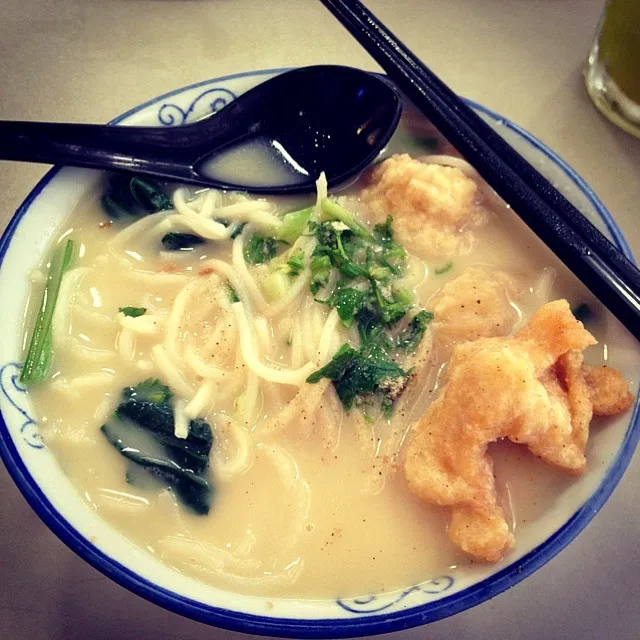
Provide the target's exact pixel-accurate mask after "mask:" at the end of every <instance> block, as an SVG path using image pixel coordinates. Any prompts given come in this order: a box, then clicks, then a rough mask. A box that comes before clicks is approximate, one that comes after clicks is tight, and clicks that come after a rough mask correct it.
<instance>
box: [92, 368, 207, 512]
mask: <svg viewBox="0 0 640 640" xmlns="http://www.w3.org/2000/svg"><path fill="white" fill-rule="evenodd" d="M171 399H172V394H171V391H170V389H169V387H167V386H165V385H163V384H162V383H161V382H159V381H158V380H153V379H149V380H145V381H143V382H141V383H139V384H138V385H136V386H135V387H126V388H125V389H123V392H122V399H121V401H120V404H119V405H118V407H117V409H116V411H115V413H114V414H113V415H112V416H111V418H110V419H109V420H108V421H107V423H106V424H104V425H103V426H102V428H101V431H102V433H103V434H104V435H105V437H106V438H107V440H108V441H109V442H110V443H111V444H112V445H113V446H115V447H116V448H117V449H118V451H119V452H120V453H121V454H122V455H123V456H124V457H126V458H128V459H129V460H131V461H132V462H134V463H136V464H138V465H139V466H140V467H142V468H144V469H145V470H146V471H148V472H150V473H152V474H154V475H156V476H158V477H160V478H161V479H162V480H164V481H165V482H167V483H168V484H169V486H171V487H172V488H173V489H174V491H175V493H176V495H177V496H178V497H179V498H180V499H181V500H182V501H183V502H184V504H185V505H187V506H188V507H190V508H191V509H193V510H194V511H195V512H196V513H199V514H206V513H208V512H209V508H210V504H211V496H212V486H211V482H210V480H209V456H210V453H211V447H212V445H213V434H212V432H211V428H210V427H209V425H208V424H207V423H206V422H205V421H204V420H200V419H198V420H191V422H190V423H189V433H188V436H187V437H186V438H178V437H176V435H175V418H174V411H173V407H172V405H171Z"/></svg>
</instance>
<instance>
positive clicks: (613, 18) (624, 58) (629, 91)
mask: <svg viewBox="0 0 640 640" xmlns="http://www.w3.org/2000/svg"><path fill="white" fill-rule="evenodd" d="M584 75H585V82H586V85H587V91H588V92H589V95H590V96H591V99H592V100H593V103H594V104H595V105H596V107H597V108H598V109H599V110H600V111H601V112H602V113H603V114H604V115H605V116H606V117H607V118H609V120H611V121H612V122H614V123H615V124H617V125H618V126H619V127H621V128H622V129H624V130H625V131H628V132H629V133H632V134H633V135H635V136H638V137H640V0H609V2H608V3H607V5H606V7H605V9H604V13H603V15H602V18H601V20H600V24H599V25H598V31H597V33H596V37H595V41H594V43H593V47H592V48H591V52H590V53H589V58H588V60H587V65H586V68H585V72H584Z"/></svg>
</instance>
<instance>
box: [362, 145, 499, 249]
mask: <svg viewBox="0 0 640 640" xmlns="http://www.w3.org/2000/svg"><path fill="white" fill-rule="evenodd" d="M361 199H362V201H363V202H364V203H365V204H366V205H367V207H368V209H369V211H370V213H371V215H372V217H373V218H374V220H375V221H376V222H384V220H385V219H386V217H387V215H392V216H393V220H394V225H393V226H394V231H395V234H396V237H397V238H398V240H399V241H400V243H401V244H403V245H404V246H406V247H407V248H409V249H413V250H414V251H416V252H417V253H418V254H420V255H422V256H438V257H440V258H442V257H450V256H455V255H458V254H461V253H466V252H468V251H469V250H470V249H471V245H472V243H473V236H472V232H471V230H472V229H473V228H474V227H477V226H479V225H480V224H482V223H483V222H485V221H486V220H487V218H488V213H487V211H486V210H485V208H484V207H483V206H482V203H481V201H482V196H481V193H480V189H479V187H478V184H477V183H476V182H475V180H473V179H472V178H470V177H469V176H467V175H465V173H464V172H463V171H461V170H460V169H458V168H455V167H445V166H442V165H438V164H425V163H424V162H421V161H420V160H416V159H415V158H412V157H411V156H409V155H407V154H406V153H405V154H402V155H394V156H392V157H391V158H387V159H386V160H385V161H384V162H382V163H380V164H379V165H377V166H376V167H375V168H374V169H373V171H372V172H371V174H370V176H369V186H368V187H367V188H365V189H364V190H363V191H362V193H361Z"/></svg>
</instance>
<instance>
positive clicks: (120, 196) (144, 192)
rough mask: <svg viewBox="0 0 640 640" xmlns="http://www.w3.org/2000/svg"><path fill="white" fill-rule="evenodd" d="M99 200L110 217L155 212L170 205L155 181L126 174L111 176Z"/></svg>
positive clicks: (169, 207) (169, 201) (168, 207)
mask: <svg viewBox="0 0 640 640" xmlns="http://www.w3.org/2000/svg"><path fill="white" fill-rule="evenodd" d="M101 202H102V207H103V209H104V210H105V211H106V213H108V214H109V216H110V217H112V218H121V217H123V216H140V215H146V214H150V213H157V212H158V211H164V210H166V209H171V207H172V205H171V200H170V199H169V198H168V197H167V195H166V194H165V193H164V192H163V191H162V189H161V187H160V185H159V184H158V183H157V182H155V181H154V180H151V179H149V178H144V179H143V178H140V177H138V176H134V177H131V176H130V175H127V174H114V175H113V176H111V178H110V180H109V183H108V185H107V188H106V190H105V193H104V195H103V196H102V199H101Z"/></svg>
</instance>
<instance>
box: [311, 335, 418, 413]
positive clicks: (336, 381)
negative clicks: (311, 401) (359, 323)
mask: <svg viewBox="0 0 640 640" xmlns="http://www.w3.org/2000/svg"><path fill="white" fill-rule="evenodd" d="M322 378H329V380H331V381H333V385H334V387H335V389H336V393H337V394H338V397H339V398H340V401H341V402H342V404H343V405H344V407H345V409H347V410H349V409H351V407H352V406H353V404H354V402H355V401H356V400H358V401H360V402H364V401H365V400H367V399H368V398H371V397H373V396H377V397H378V398H379V399H380V402H381V404H383V405H387V406H390V405H392V404H393V402H394V401H395V400H396V399H397V398H398V397H399V396H400V394H401V393H402V391H403V390H404V388H405V386H406V384H407V381H408V376H407V374H406V372H405V371H404V369H402V368H401V367H400V366H398V365H397V364H396V363H395V362H393V361H392V360H391V359H390V358H389V357H388V355H387V354H386V353H385V351H384V350H383V349H380V348H379V347H377V346H375V345H371V346H367V347H363V348H361V349H354V348H353V347H350V346H349V345H346V344H345V345H343V346H342V347H341V348H340V349H339V350H338V352H337V353H336V354H335V355H334V357H333V359H332V360H331V362H329V363H328V364H326V365H325V366H324V367H322V368H321V369H319V370H318V371H315V372H314V373H312V374H311V375H310V376H309V377H308V378H307V382H309V383H316V382H319V381H320V380H321V379H322ZM383 408H384V407H383Z"/></svg>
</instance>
